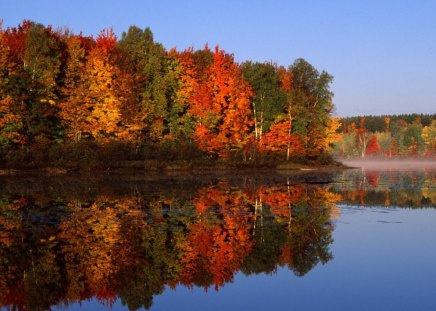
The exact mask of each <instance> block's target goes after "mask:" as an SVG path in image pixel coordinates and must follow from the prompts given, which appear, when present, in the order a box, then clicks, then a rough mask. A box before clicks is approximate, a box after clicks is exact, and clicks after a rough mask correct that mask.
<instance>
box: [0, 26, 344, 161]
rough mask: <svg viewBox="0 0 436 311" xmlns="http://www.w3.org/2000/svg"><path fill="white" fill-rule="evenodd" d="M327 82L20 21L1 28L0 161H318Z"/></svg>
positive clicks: (306, 72) (214, 53)
mask: <svg viewBox="0 0 436 311" xmlns="http://www.w3.org/2000/svg"><path fill="white" fill-rule="evenodd" d="M332 79H333V78H332V76H330V75H329V74H328V73H326V72H324V71H322V72H321V73H320V72H319V71H318V70H316V69H315V68H314V67H313V66H312V65H311V64H309V63H308V62H307V61H305V60H304V59H297V60H296V61H295V62H294V63H293V64H292V65H291V66H289V67H284V66H278V65H275V64H272V63H253V62H250V61H247V62H244V63H242V64H238V63H236V62H235V61H234V58H233V55H231V54H228V53H226V52H225V51H223V50H221V49H219V48H218V47H216V48H215V49H209V47H208V46H207V45H206V46H205V48H204V49H201V50H193V49H187V50H184V51H176V50H175V49H172V50H167V49H165V48H164V47H163V46H162V45H161V44H160V43H157V42H155V40H154V38H153V34H152V32H151V30H150V29H149V28H146V29H144V30H142V29H140V28H138V27H136V26H131V27H130V28H129V30H128V31H127V32H125V33H123V34H122V36H121V39H117V37H116V36H115V34H114V33H113V31H112V30H111V29H109V30H103V31H102V32H101V33H100V34H99V35H98V36H97V37H96V38H94V37H92V36H91V37H88V36H84V35H82V34H74V33H72V32H70V31H69V30H65V29H57V30H56V29H53V28H52V27H50V26H44V25H41V24H38V23H35V22H31V21H27V20H25V21H23V23H22V24H20V25H18V26H17V27H10V28H6V29H3V28H1V27H0V153H1V157H2V159H3V162H8V163H29V161H31V162H34V163H37V162H40V163H47V162H48V161H49V162H50V161H51V162H52V161H64V162H63V163H64V164H65V163H68V162H69V161H71V162H73V163H77V162H78V161H79V162H82V163H83V162H88V163H89V162H90V161H93V160H96V161H100V162H107V159H108V158H110V159H114V158H116V159H121V160H144V159H158V160H180V159H182V160H191V159H202V158H203V159H215V160H216V159H226V161H227V160H229V159H230V160H237V161H240V162H250V161H251V162H256V161H266V160H268V159H274V160H277V159H280V160H299V161H304V160H307V159H309V160H319V159H320V158H321V159H328V154H327V153H328V151H329V147H330V145H331V142H332V137H333V136H334V132H335V129H336V128H337V127H338V126H339V124H338V120H337V119H333V118H332V117H331V111H332V109H333V104H332V97H333V94H332V92H331V91H330V84H331V82H332ZM102 154H103V155H104V156H103V157H101V155H102ZM59 159H61V160H59Z"/></svg>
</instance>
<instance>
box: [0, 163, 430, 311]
mask: <svg viewBox="0 0 436 311" xmlns="http://www.w3.org/2000/svg"><path fill="white" fill-rule="evenodd" d="M0 183H1V190H0V269H1V273H0V306H1V307H2V309H5V310H47V309H52V310H108V309H112V310H137V309H150V310H204V309H207V310H223V309H225V310H241V309H249V310H265V309H269V310H283V309H295V310H431V309H434V306H435V303H436V298H435V297H436V209H435V208H436V169H435V168H434V167H427V166H425V165H424V166H419V167H407V168H403V169H395V167H383V166H381V167H376V168H371V167H365V168H359V169H350V170H342V171H341V170H338V171H323V172H314V171H308V172H290V173H277V172H266V171H259V172H257V173H247V172H238V174H237V175H229V174H224V173H223V174H212V173H210V174H209V173H204V174H202V175H201V176H193V175H189V174H182V173H180V174H169V175H165V174H161V175H151V176H149V175H147V176H122V175H120V176H87V177H74V176H70V177H44V178H40V177H36V176H34V177H32V176H27V177H5V176H2V177H1V179H0Z"/></svg>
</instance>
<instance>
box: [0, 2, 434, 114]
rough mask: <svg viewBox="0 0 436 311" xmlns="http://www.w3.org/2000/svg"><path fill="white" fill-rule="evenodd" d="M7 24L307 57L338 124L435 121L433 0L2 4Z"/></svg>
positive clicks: (286, 59)
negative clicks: (343, 120)
mask: <svg viewBox="0 0 436 311" xmlns="http://www.w3.org/2000/svg"><path fill="white" fill-rule="evenodd" d="M0 19H3V22H4V27H8V26H17V25H18V24H19V23H20V22H21V21H22V20H23V19H31V20H33V21H36V22H39V23H42V24H45V25H47V24H50V25H52V26H54V27H58V26H68V27H69V28H70V29H71V30H73V31H74V32H80V31H82V32H83V33H84V34H98V33H99V32H100V30H101V29H102V28H107V27H113V28H114V30H115V32H116V33H117V34H118V35H121V33H122V32H123V31H126V30H127V29H128V28H129V26H130V25H136V26H139V27H141V28H145V27H150V28H151V30H152V31H153V33H154V35H155V40H156V41H158V42H161V43H162V44H163V45H164V46H165V47H166V48H172V47H176V48H177V49H184V48H186V47H191V46H193V47H194V48H202V47H203V46H204V44H205V43H209V46H215V45H216V44H219V45H220V47H221V48H223V49H225V50H226V51H227V52H230V53H233V54H234V55H235V59H236V60H237V61H238V62H242V61H245V60H253V61H271V60H272V61H273V62H276V63H277V64H280V65H285V66H288V65H290V64H292V63H293V61H294V60H295V59H296V58H300V57H302V58H305V59H306V60H307V61H309V62H310V63H311V64H313V65H314V66H315V67H316V68H317V69H318V70H326V71H327V72H329V73H330V74H331V75H333V76H334V78H335V80H334V82H333V84H332V90H333V92H334V93H335V99H334V101H335V105H336V114H337V115H339V116H351V115H361V114H374V115H379V114H400V113H413V112H417V113H436V1H435V0H427V1H426V0H407V1H406V0H342V1H341V0H304V1H303V0H301V1H292V0H288V1H286V0H264V1H260V0H246V1H243V0H239V1H238V0H222V1H218V0H209V1H207V0H173V1H170V0H155V1H152V0H142V1H140V0H116V1H114V0H106V1H98V0H86V1H85V0H63V1H62V0H38V1H37V0H0Z"/></svg>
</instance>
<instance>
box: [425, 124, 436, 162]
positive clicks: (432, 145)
mask: <svg viewBox="0 0 436 311" xmlns="http://www.w3.org/2000/svg"><path fill="white" fill-rule="evenodd" d="M422 138H423V139H424V143H425V144H426V145H427V146H428V147H427V148H428V149H427V152H428V154H429V155H435V154H436V120H433V121H432V122H431V124H430V125H428V126H425V127H424V128H423V129H422Z"/></svg>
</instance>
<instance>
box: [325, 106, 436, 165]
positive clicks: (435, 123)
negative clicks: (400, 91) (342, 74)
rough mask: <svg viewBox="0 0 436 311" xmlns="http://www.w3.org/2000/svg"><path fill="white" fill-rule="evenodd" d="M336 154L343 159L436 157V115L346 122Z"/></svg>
mask: <svg viewBox="0 0 436 311" xmlns="http://www.w3.org/2000/svg"><path fill="white" fill-rule="evenodd" d="M340 123H341V125H340V127H339V128H338V133H337V134H338V139H337V141H336V142H335V143H334V145H335V147H334V151H333V154H334V155H335V156H337V157H342V158H355V157H360V158H365V157H366V158H368V157H369V158H374V157H377V158H388V159H389V158H411V157H412V158H416V157H427V158H434V157H435V156H436V114H408V115H384V116H360V117H349V118H342V119H341V120H340Z"/></svg>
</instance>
